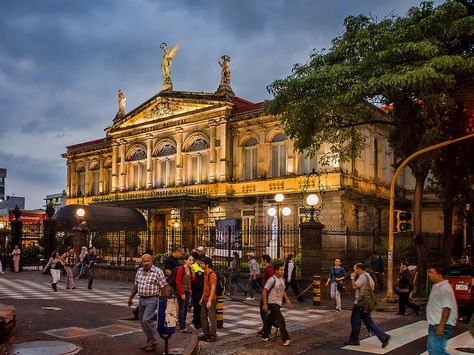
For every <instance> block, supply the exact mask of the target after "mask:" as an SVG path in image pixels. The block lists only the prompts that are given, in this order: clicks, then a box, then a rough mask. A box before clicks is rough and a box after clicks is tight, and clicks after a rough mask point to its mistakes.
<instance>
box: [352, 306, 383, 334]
mask: <svg viewBox="0 0 474 355" xmlns="http://www.w3.org/2000/svg"><path fill="white" fill-rule="evenodd" d="M361 322H364V324H365V326H366V327H367V329H368V330H369V332H371V333H372V334H374V335H375V336H377V338H379V340H380V341H381V342H382V343H383V342H384V341H385V340H386V339H387V338H388V337H389V335H388V334H386V333H384V332H382V331H381V330H380V328H379V327H378V326H377V324H375V323H374V321H373V320H372V318H371V317H370V312H364V311H363V310H362V308H360V307H359V306H358V305H356V304H355V305H354V307H353V308H352V315H351V327H352V331H351V335H350V336H349V342H351V343H352V342H354V343H356V342H359V334H360V326H361Z"/></svg>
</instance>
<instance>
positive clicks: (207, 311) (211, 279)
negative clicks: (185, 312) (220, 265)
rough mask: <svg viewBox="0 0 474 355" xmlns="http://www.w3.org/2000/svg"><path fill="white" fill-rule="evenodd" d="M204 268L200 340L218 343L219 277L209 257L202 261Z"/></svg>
mask: <svg viewBox="0 0 474 355" xmlns="http://www.w3.org/2000/svg"><path fill="white" fill-rule="evenodd" d="M201 261H202V263H203V266H204V290H203V293H202V297H201V301H200V302H199V303H200V304H201V325H202V332H203V335H202V336H200V337H199V340H203V341H206V342H215V341H217V316H216V307H217V294H216V286H217V275H216V273H215V272H214V271H213V270H212V260H211V259H210V258H208V257H207V256H206V257H204V258H202V259H201Z"/></svg>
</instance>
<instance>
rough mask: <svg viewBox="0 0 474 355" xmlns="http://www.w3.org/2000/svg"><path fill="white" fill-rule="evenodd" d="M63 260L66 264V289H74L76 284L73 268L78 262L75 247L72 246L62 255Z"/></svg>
mask: <svg viewBox="0 0 474 355" xmlns="http://www.w3.org/2000/svg"><path fill="white" fill-rule="evenodd" d="M61 262H62V264H63V265H64V271H66V290H68V289H70V288H72V289H73V290H74V289H75V288H76V286H75V285H74V275H73V273H72V269H73V268H74V266H75V265H76V263H77V257H76V252H75V251H74V247H72V246H70V247H69V249H68V251H67V252H66V253H64V254H63V255H61Z"/></svg>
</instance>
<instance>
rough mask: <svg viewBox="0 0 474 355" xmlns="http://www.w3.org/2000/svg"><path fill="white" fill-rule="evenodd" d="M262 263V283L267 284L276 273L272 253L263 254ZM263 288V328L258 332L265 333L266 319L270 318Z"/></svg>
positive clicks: (261, 303)
mask: <svg viewBox="0 0 474 355" xmlns="http://www.w3.org/2000/svg"><path fill="white" fill-rule="evenodd" d="M262 264H263V273H262V285H263V286H265V285H266V284H267V281H268V279H269V278H270V277H272V276H273V275H274V274H275V271H274V270H273V266H272V258H271V257H270V255H266V254H265V255H262ZM263 304H264V303H263V288H262V297H261V298H260V319H261V320H262V329H261V330H260V331H259V332H258V334H260V335H261V334H263V328H264V326H265V321H266V320H267V318H268V310H266V311H264V310H263ZM274 325H275V326H276V327H277V328H278V326H277V325H276V323H275V324H274Z"/></svg>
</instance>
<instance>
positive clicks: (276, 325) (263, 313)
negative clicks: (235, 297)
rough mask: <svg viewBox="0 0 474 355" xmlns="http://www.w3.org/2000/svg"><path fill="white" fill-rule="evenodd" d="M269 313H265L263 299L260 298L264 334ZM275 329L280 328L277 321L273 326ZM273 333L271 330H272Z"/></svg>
mask: <svg viewBox="0 0 474 355" xmlns="http://www.w3.org/2000/svg"><path fill="white" fill-rule="evenodd" d="M268 314H269V312H265V311H264V310H263V298H260V318H261V319H262V333H263V327H264V326H265V321H266V320H267V318H268ZM272 325H273V326H274V327H275V328H278V323H277V322H276V321H275V322H273V324H272ZM270 331H271V329H270Z"/></svg>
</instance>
